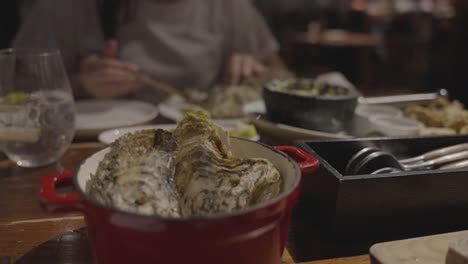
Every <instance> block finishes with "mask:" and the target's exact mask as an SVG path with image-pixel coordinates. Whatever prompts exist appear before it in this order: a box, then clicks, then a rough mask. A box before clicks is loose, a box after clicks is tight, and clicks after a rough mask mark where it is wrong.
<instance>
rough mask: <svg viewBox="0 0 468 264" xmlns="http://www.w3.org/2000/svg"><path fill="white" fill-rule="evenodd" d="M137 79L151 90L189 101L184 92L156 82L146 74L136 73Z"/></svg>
mask: <svg viewBox="0 0 468 264" xmlns="http://www.w3.org/2000/svg"><path fill="white" fill-rule="evenodd" d="M137 77H138V79H139V80H140V81H141V82H143V83H144V84H146V85H148V86H149V87H150V88H152V89H154V90H156V91H162V92H165V93H167V94H170V95H177V96H180V97H182V98H183V99H185V100H187V101H188V100H189V99H190V98H189V97H188V95H187V94H185V93H184V92H182V91H180V90H178V89H176V88H174V87H172V86H170V85H169V84H167V83H163V82H160V81H157V80H156V79H154V78H153V77H151V76H150V75H149V74H147V73H144V72H142V71H140V72H138V73H137Z"/></svg>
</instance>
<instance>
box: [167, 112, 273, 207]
mask: <svg viewBox="0 0 468 264" xmlns="http://www.w3.org/2000/svg"><path fill="white" fill-rule="evenodd" d="M219 131H222V130H221V129H219V128H218V129H217V128H216V127H215V126H214V125H213V124H211V123H210V122H209V121H208V119H207V118H205V117H203V116H196V115H187V116H186V118H185V119H184V120H183V121H182V122H181V123H180V125H179V126H178V128H177V129H176V130H175V131H174V137H175V140H176V143H177V148H176V154H175V156H176V173H175V182H176V185H177V189H178V191H179V193H180V195H181V200H180V210H181V213H182V215H184V216H188V215H208V214H211V213H221V212H231V211H234V210H238V209H242V208H245V207H248V206H252V205H254V204H257V203H260V202H263V201H267V200H269V199H271V198H272V197H274V196H276V195H277V194H278V193H279V191H280V185H281V177H280V175H279V172H278V171H277V170H276V169H275V168H274V166H273V164H272V163H271V162H269V161H268V160H266V159H239V158H237V157H234V156H233V155H232V153H231V152H230V151H229V141H228V136H227V134H226V133H225V132H222V133H219Z"/></svg>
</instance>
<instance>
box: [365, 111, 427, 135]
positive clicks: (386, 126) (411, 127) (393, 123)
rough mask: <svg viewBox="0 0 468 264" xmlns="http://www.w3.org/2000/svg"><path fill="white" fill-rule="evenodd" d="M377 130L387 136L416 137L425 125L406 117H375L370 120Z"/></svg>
mask: <svg viewBox="0 0 468 264" xmlns="http://www.w3.org/2000/svg"><path fill="white" fill-rule="evenodd" d="M370 121H371V123H372V124H373V125H374V127H375V129H376V130H377V131H379V132H381V133H383V134H384V135H386V136H416V135H418V134H419V131H420V130H421V129H422V128H424V125H423V124H422V123H420V122H419V121H416V120H413V119H408V118H405V117H389V116H375V117H371V118H370Z"/></svg>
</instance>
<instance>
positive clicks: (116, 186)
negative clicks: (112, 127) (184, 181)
mask: <svg viewBox="0 0 468 264" xmlns="http://www.w3.org/2000/svg"><path fill="white" fill-rule="evenodd" d="M174 148H175V144H174V141H173V140H172V136H171V133H169V132H166V131H164V130H156V131H155V130H144V131H139V132H136V133H134V134H132V135H126V136H123V137H122V138H120V139H119V140H117V141H116V142H114V143H113V144H112V145H111V146H110V149H111V150H110V152H109V153H108V154H106V156H105V157H104V159H103V160H102V161H101V163H100V164H99V167H98V170H97V172H96V174H95V175H93V176H92V177H91V180H90V181H89V182H88V184H87V192H88V193H89V194H90V195H91V196H93V197H95V198H96V199H97V200H98V201H99V202H101V203H103V204H106V205H110V206H112V207H116V208H119V209H121V210H124V211H128V212H132V213H139V214H144V215H160V216H165V217H178V216H179V215H180V214H179V206H178V204H179V202H178V200H179V195H178V193H177V190H176V188H175V184H174V180H173V179H174V178H173V177H174V171H175V159H174V156H173V155H172V151H173V150H174Z"/></svg>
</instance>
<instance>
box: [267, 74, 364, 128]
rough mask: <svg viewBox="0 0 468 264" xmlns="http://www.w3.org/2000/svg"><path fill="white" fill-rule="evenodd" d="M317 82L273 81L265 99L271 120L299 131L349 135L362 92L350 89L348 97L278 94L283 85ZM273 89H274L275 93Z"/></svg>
mask: <svg viewBox="0 0 468 264" xmlns="http://www.w3.org/2000/svg"><path fill="white" fill-rule="evenodd" d="M284 81H288V82H289V81H291V82H299V81H301V82H303V81H310V82H314V80H313V79H293V80H272V81H271V82H268V83H266V84H265V86H264V89H263V98H264V100H265V105H266V109H267V116H268V119H269V120H271V121H273V122H277V123H283V124H288V125H292V126H296V127H302V128H307V129H313V130H318V131H325V132H331V133H337V132H342V131H346V130H347V129H348V125H349V124H351V123H352V121H353V118H354V110H355V108H356V106H357V103H358V97H359V92H357V91H356V90H355V89H352V88H347V87H339V86H333V85H328V86H330V87H339V88H342V89H347V90H349V92H348V93H347V94H346V95H337V96H306V95H298V94H295V93H290V92H288V91H278V90H275V89H274V87H275V85H278V84H279V83H280V82H284ZM272 88H273V89H272Z"/></svg>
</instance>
